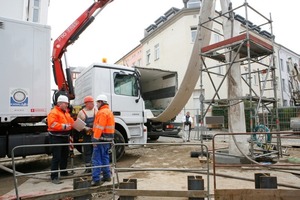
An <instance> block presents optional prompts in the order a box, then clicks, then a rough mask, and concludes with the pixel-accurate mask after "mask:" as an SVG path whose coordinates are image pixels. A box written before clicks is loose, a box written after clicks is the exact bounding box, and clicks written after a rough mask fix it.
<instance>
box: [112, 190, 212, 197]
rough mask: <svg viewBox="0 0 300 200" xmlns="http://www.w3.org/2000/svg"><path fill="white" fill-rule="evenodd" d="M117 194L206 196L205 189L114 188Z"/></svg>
mask: <svg viewBox="0 0 300 200" xmlns="http://www.w3.org/2000/svg"><path fill="white" fill-rule="evenodd" d="M116 194H117V195H119V196H152V197H207V196H208V193H207V191H200V190H190V191H184V190H183V191H179V190H132V189H130V190H126V189H116Z"/></svg>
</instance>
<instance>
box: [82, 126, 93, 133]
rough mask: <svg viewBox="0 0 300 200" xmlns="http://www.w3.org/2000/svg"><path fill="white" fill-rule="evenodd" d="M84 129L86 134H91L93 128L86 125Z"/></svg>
mask: <svg viewBox="0 0 300 200" xmlns="http://www.w3.org/2000/svg"><path fill="white" fill-rule="evenodd" d="M84 130H85V134H86V135H92V134H93V129H92V128H89V127H86V128H84Z"/></svg>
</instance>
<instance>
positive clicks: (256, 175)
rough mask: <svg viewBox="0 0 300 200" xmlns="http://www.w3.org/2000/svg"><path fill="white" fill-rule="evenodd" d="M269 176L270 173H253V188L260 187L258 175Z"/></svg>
mask: <svg viewBox="0 0 300 200" xmlns="http://www.w3.org/2000/svg"><path fill="white" fill-rule="evenodd" d="M263 176H264V177H265V176H270V173H255V174H254V180H255V189H260V188H261V187H260V177H263Z"/></svg>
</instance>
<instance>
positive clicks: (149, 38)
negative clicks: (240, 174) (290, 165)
mask: <svg viewBox="0 0 300 200" xmlns="http://www.w3.org/2000/svg"><path fill="white" fill-rule="evenodd" d="M193 3H195V2H194V1H193ZM193 5H194V6H190V7H188V6H187V5H186V6H185V7H184V8H183V9H177V8H170V9H169V10H168V11H167V12H166V13H164V15H162V16H159V17H158V18H157V20H155V21H154V23H153V24H150V25H149V26H148V27H147V28H146V29H145V36H144V38H142V39H141V41H140V46H139V51H141V52H142V53H141V54H139V55H140V56H141V57H140V60H141V62H140V64H141V65H140V66H142V67H148V68H159V69H163V70H171V71H177V72H178V83H179V85H180V84H181V82H182V80H183V77H184V75H185V72H186V69H187V66H188V63H189V60H190V56H191V52H192V48H193V44H194V41H195V37H196V32H197V25H198V22H199V5H200V2H199V1H198V4H197V6H195V4H193ZM217 14H218V13H216V15H217ZM218 20H219V22H215V23H214V24H213V28H212V29H213V31H212V34H211V40H210V43H211V44H213V43H216V42H219V41H222V40H224V38H223V36H222V34H223V27H222V20H221V19H218ZM251 24H252V22H251ZM242 28H243V27H242ZM260 32H261V33H263V36H264V37H265V36H269V33H268V32H266V31H263V30H260ZM274 35H276V33H275V34H274ZM273 47H274V54H273V57H272V58H274V59H273V61H272V59H271V58H270V57H265V58H262V59H261V60H260V62H261V63H262V64H263V65H265V66H268V65H270V64H271V65H273V66H274V67H275V76H276V77H275V79H276V84H274V82H272V81H265V80H266V78H268V79H270V78H272V77H267V75H266V73H261V71H260V68H261V66H260V65H259V64H256V63H255V62H254V63H252V64H251V68H250V69H249V67H248V65H247V64H241V73H242V77H243V79H244V82H245V84H243V95H244V96H247V95H249V86H248V85H247V82H248V81H249V79H250V78H251V90H253V91H255V92H256V93H257V94H258V95H260V94H261V95H263V96H266V97H272V96H274V93H275V92H274V91H272V90H270V89H269V88H272V87H274V86H275V87H276V93H277V99H278V106H289V105H292V104H291V98H290V96H291V95H290V92H291V90H290V89H289V88H290V86H289V77H290V70H289V68H288V67H287V63H288V61H289V59H292V62H296V63H299V58H300V55H298V54H296V53H294V52H293V51H291V50H289V49H288V48H285V47H283V46H282V45H280V44H277V43H274V45H273ZM134 54H136V51H134V50H133V51H131V52H130V53H128V54H127V55H125V56H124V57H122V58H121V59H120V60H118V61H117V63H118V64H123V61H124V60H126V59H128V58H129V57H131V56H132V55H134ZM199 59H200V57H199ZM205 62H206V65H208V66H218V64H219V63H218V62H217V61H213V60H210V59H207V60H206V61H205ZM249 70H251V74H252V75H251V77H249V75H248V74H249ZM212 71H213V72H214V73H215V75H214V76H213V82H214V84H215V85H219V84H220V83H221V81H222V79H223V76H224V74H225V73H226V66H220V67H216V68H214V69H212ZM202 76H203V77H202V79H203V80H204V81H203V89H201V92H203V93H204V96H205V99H210V98H212V97H213V95H214V89H213V87H212V85H211V84H209V82H210V80H209V77H208V76H207V75H206V74H203V75H202ZM264 81H265V82H266V83H265V85H264V84H263V82H264ZM263 86H265V89H264V91H263V92H262V87H263ZM219 95H220V96H221V97H222V98H226V97H227V82H226V81H225V82H224V83H223V84H222V86H221V88H220V90H219ZM199 96H200V82H199V83H197V85H196V87H195V89H194V92H193V94H192V95H191V97H190V100H189V101H188V103H187V104H186V106H185V109H184V110H194V111H193V112H194V113H193V114H194V115H196V113H195V112H196V110H198V109H199V108H200V100H199ZM183 113H184V111H182V112H181V114H183Z"/></svg>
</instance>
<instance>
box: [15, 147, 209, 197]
mask: <svg viewBox="0 0 300 200" xmlns="http://www.w3.org/2000/svg"><path fill="white" fill-rule="evenodd" d="M107 143H111V145H112V148H111V151H112V163H111V165H109V166H110V167H111V172H112V180H113V184H112V191H113V199H115V196H116V194H118V193H120V192H123V193H124V192H125V193H126V191H124V190H120V189H119V188H118V187H117V186H118V185H119V184H120V180H119V175H118V174H119V173H121V172H129V171H131V172H134V171H177V172H193V173H198V172H206V174H207V190H205V191H177V192H176V195H179V196H187V197H189V196H191V197H195V195H198V196H197V197H207V198H208V199H209V198H210V193H209V190H210V189H209V157H208V156H207V157H206V164H207V166H206V168H139V169H136V168H119V167H117V165H116V153H115V149H116V147H117V146H120V145H123V146H134V145H135V146H144V147H145V146H160V145H169V146H171V145H172V146H183V145H187V146H197V147H200V148H201V149H202V152H203V149H204V150H205V151H206V152H208V148H207V146H206V145H204V144H199V143H149V144H146V145H145V144H137V143H136V144H128V143H123V144H114V143H113V142H97V143H72V145H73V146H77V145H91V144H107ZM69 145H70V144H69V143H67V144H41V145H21V146H16V147H14V148H13V149H12V157H11V159H12V167H13V177H14V187H15V193H16V199H17V200H19V199H21V198H20V195H19V190H18V180H17V177H21V176H31V175H39V174H48V173H51V172H66V171H70V170H74V171H78V170H83V169H92V168H102V167H107V165H106V166H104V165H103V166H92V167H75V168H74V167H73V168H68V169H65V170H55V171H51V170H49V171H41V172H32V173H17V171H16V163H15V157H14V152H15V151H16V150H17V149H20V148H36V147H53V146H69ZM101 188H102V187H101ZM104 189H109V188H104ZM99 191H102V190H101V189H100V188H98V187H92V188H81V189H76V191H74V190H72V191H65V192H62V193H63V194H52V195H44V196H39V197H37V196H35V197H32V198H30V197H26V199H54V198H55V199H59V198H62V197H64V195H68V196H70V197H76V195H77V196H81V195H86V194H90V193H93V192H94V193H96V192H99ZM131 191H132V190H131ZM169 192H170V191H169ZM173 192H174V191H173ZM167 193H168V192H166V193H156V195H165V194H167ZM78 194H79V195H78ZM144 194H147V195H146V196H153V192H151V191H150V190H148V191H147V190H144ZM174 194H175V193H174ZM174 194H173V195H174ZM199 195H200V196H199Z"/></svg>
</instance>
